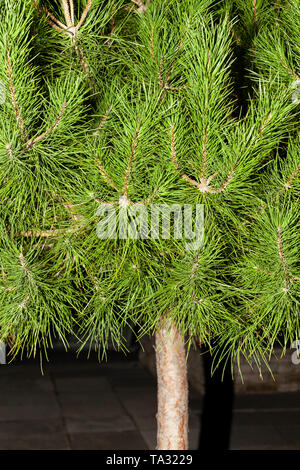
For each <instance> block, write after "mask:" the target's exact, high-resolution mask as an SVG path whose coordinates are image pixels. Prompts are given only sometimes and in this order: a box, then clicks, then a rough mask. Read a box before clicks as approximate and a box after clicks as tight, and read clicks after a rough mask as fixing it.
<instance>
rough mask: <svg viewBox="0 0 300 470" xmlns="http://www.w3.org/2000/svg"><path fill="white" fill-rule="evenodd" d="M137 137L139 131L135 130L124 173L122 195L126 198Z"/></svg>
mask: <svg viewBox="0 0 300 470" xmlns="http://www.w3.org/2000/svg"><path fill="white" fill-rule="evenodd" d="M138 137H139V131H136V134H135V137H134V140H133V143H132V146H131V155H130V158H129V163H128V167H127V170H126V173H125V180H124V188H123V191H124V192H123V197H124V198H127V194H128V182H129V177H130V172H131V167H132V160H133V158H134V154H135V148H136V144H137V140H138Z"/></svg>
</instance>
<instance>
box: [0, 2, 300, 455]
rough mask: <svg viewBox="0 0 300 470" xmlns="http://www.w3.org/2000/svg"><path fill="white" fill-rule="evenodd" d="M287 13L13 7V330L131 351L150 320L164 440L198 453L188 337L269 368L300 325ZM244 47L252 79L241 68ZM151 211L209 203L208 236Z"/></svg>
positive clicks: (5, 47)
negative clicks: (191, 444)
mask: <svg viewBox="0 0 300 470" xmlns="http://www.w3.org/2000/svg"><path fill="white" fill-rule="evenodd" d="M228 5H229V7H228ZM236 5H237V6H238V10H236V11H238V13H239V18H238V19H237V18H234V19H232V11H235V10H234V8H235V6H236ZM260 8H261V9H260ZM290 11H291V12H292V13H291V16H289V14H288V13H287V10H286V9H285V7H284V5H281V4H280V5H279V4H276V8H274V6H273V4H271V2H270V4H269V2H268V4H267V6H264V7H263V8H262V2H257V3H256V2H253V3H252V2H247V3H242V2H226V5H225V2H224V4H223V3H221V4H220V3H219V4H215V2H214V1H213V0H206V1H204V2H201V4H200V5H199V2H198V1H197V0H184V1H181V2H177V1H175V0H166V1H165V2H161V1H159V0H151V1H144V2H143V1H139V0H137V1H135V0H134V1H132V2H121V1H120V2H116V1H111V2H110V1H108V2H102V1H100V0H98V1H93V2H91V1H87V2H85V1H78V2H76V4H75V2H73V1H72V0H70V1H65V0H61V2H57V3H55V4H53V3H52V4H50V2H46V0H45V2H44V1H39V2H38V1H32V2H31V1H29V0H27V1H26V2H21V1H20V0H17V1H10V0H6V2H5V4H3V5H2V6H1V15H2V18H3V21H1V23H0V28H1V34H2V36H3V37H4V38H5V40H4V42H3V43H1V45H0V47H1V50H0V54H1V58H2V60H1V65H0V74H1V77H0V80H1V81H2V82H3V84H4V89H5V91H6V95H7V96H6V100H5V103H4V104H3V105H2V106H1V113H2V115H3V116H2V119H1V130H0V139H1V144H0V179H1V182H2V185H1V189H0V194H1V198H0V201H1V208H0V211H1V213H0V221H1V254H0V263H1V284H0V285H1V296H0V306H1V308H0V331H1V339H2V340H3V341H5V342H8V341H11V344H12V353H14V354H16V353H17V352H18V351H20V350H22V351H26V352H27V354H30V353H34V354H35V353H36V351H37V350H41V349H44V350H45V351H47V348H48V347H51V344H52V339H51V338H52V337H53V335H54V336H59V337H60V338H61V339H62V341H63V342H64V343H65V344H66V334H67V333H68V332H71V331H74V327H75V325H76V326H79V327H80V332H79V333H78V334H79V336H80V338H81V340H82V344H83V345H84V344H86V343H89V344H90V347H93V346H95V347H96V349H97V350H98V352H99V356H100V357H104V356H105V353H106V349H107V346H108V343H109V340H110V339H112V341H113V342H114V344H115V346H116V347H118V348H120V349H122V350H124V351H126V344H125V341H124V337H123V331H124V327H125V326H128V325H132V324H134V325H136V326H137V328H139V333H138V336H139V335H143V334H146V333H154V334H155V335H156V357H157V373H158V414H157V419H158V444H157V448H158V449H187V448H188V386H187V372H186V350H187V351H188V349H189V348H190V347H191V345H192V344H193V342H199V341H200V342H202V343H205V344H208V345H209V347H211V348H213V347H214V346H215V345H216V344H218V345H219V346H221V347H223V348H225V349H224V354H228V353H231V355H232V357H233V358H235V357H236V356H237V357H238V355H239V353H240V352H242V353H244V354H245V355H246V357H248V358H249V360H251V358H252V357H253V356H254V357H255V360H256V362H257V363H259V357H260V356H262V357H264V355H265V354H266V353H268V352H269V351H270V350H271V349H272V347H273V344H274V342H275V340H277V339H278V338H279V335H280V334H281V333H283V338H284V339H283V345H284V347H286V345H287V341H289V340H291V339H295V338H298V323H297V321H296V320H295V318H296V313H297V310H296V309H297V308H298V307H297V306H298V303H297V302H298V297H297V295H298V294H297V292H298V291H297V289H298V287H297V286H299V284H298V283H297V278H298V276H299V274H298V273H297V271H296V269H297V251H296V250H297V236H298V235H297V224H299V219H298V212H299V211H297V209H298V205H297V200H296V197H297V194H298V193H297V191H298V189H297V188H298V169H299V168H298V167H299V153H298V150H297V149H298V140H297V138H295V135H296V132H297V119H296V116H297V115H296V112H297V107H296V106H295V103H294V101H293V100H292V99H291V91H292V90H291V86H290V84H291V81H292V79H295V78H296V76H297V77H298V72H297V70H296V60H294V55H295V57H296V54H297V53H298V52H299V51H297V46H295V44H294V42H293V39H292V38H295V37H297V26H296V25H297V21H295V19H297V18H299V7H297V5H294V4H293V5H292V9H291V10H290ZM291 18H292V19H293V21H292V19H291ZM272 19H273V20H274V21H275V22H276V24H277V26H276V29H275V30H274V31H273V33H272V34H273V35H274V36H275V37H273V38H272V37H270V35H269V32H268V31H269V26H270V21H271V20H272ZM253 21H254V23H253ZM292 23H293V24H292ZM253 24H254V26H253ZM287 35H288V36H287ZM271 36H272V35H271ZM237 38H238V40H237ZM249 38H250V39H249ZM239 41H240V42H243V45H242V44H241V43H239ZM247 41H248V43H249V44H248V45H247V46H246V45H245V42H247ZM273 41H275V43H276V44H277V45H278V46H276V47H278V51H277V52H278V54H277V55H276V54H274V48H273V46H272V45H271V44H272V43H273ZM296 43H297V41H296ZM242 48H243V49H242ZM251 51H252V52H251ZM236 56H239V57H240V56H242V57H243V58H247V60H248V58H249V60H250V61H251V69H252V71H253V73H252V74H247V75H249V76H247V77H244V75H246V73H244V70H243V71H242V72H239V73H237V70H236V69H237V68H236V65H235V63H236ZM243 60H245V59H243ZM280 64H281V65H280ZM247 68H248V67H247ZM240 78H242V79H243V80H245V82H243V81H242V83H247V84H248V89H247V92H245V90H243V92H242V93H241V89H240V88H241V83H240V81H239V79H240ZM237 93H239V97H238V99H237V97H236V94H237ZM286 150H287V156H285V151H286ZM282 155H283V157H282ZM152 204H155V205H164V206H165V207H166V206H167V207H169V208H170V207H171V208H172V207H173V208H174V207H177V208H178V207H183V206H184V205H188V204H189V205H190V206H192V207H196V206H197V205H198V206H199V205H202V206H204V234H205V235H204V242H203V246H201V243H200V245H199V244H198V245H196V246H194V249H187V243H190V241H191V240H189V239H188V237H183V238H182V237H179V236H176V234H175V232H172V236H171V237H167V238H164V237H162V236H158V234H157V233H150V234H149V231H148V232H147V227H145V226H144V225H143V223H142V222H140V221H141V220H145V219H139V216H140V215H141V214H142V215H143V214H145V213H146V214H147V216H149V209H150V208H151V207H152ZM285 209H286V211H285ZM287 211H288V212H287ZM103 215H105V216H106V218H107V221H109V222H111V223H112V225H111V226H112V227H113V230H112V231H111V232H107V233H106V236H104V234H103V233H102V232H101V227H99V218H101V217H103ZM125 217H127V218H128V220H129V223H130V225H129V226H128V225H126V227H125V228H126V229H127V230H130V236H131V238H130V237H129V236H128V233H127V236H124V232H123V231H122V223H124V218H125ZM193 217H194V219H195V216H193ZM172 220H174V219H172ZM193 221H194V222H195V220H193ZM123 228H124V227H123ZM122 237H123V238H122ZM151 237H152V238H151ZM198 242H199V240H198ZM274 278H275V281H276V283H274ZM278 292H280V294H278ZM282 307H283V309H282ZM186 347H187V349H186ZM258 353H259V355H258Z"/></svg>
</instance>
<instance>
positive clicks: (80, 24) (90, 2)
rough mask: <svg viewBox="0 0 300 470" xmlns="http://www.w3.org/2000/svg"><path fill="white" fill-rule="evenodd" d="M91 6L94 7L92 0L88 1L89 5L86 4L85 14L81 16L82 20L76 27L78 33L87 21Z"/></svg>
mask: <svg viewBox="0 0 300 470" xmlns="http://www.w3.org/2000/svg"><path fill="white" fill-rule="evenodd" d="M91 6H92V0H88V1H87V4H86V7H85V9H84V10H83V13H82V15H81V18H80V20H79V22H78V24H77V26H76V31H78V30H79V29H80V28H81V26H82V25H83V23H84V22H85V19H86V17H87V14H88V12H89V9H90V8H91Z"/></svg>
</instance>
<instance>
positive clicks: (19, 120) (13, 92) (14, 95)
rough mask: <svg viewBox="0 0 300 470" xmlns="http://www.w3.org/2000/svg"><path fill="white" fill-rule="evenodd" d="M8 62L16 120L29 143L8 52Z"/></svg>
mask: <svg viewBox="0 0 300 470" xmlns="http://www.w3.org/2000/svg"><path fill="white" fill-rule="evenodd" d="M6 60H7V71H8V77H9V89H10V94H11V100H12V104H13V108H14V110H15V114H16V118H17V122H18V125H19V128H20V131H21V135H22V137H23V139H24V141H25V142H27V141H28V135H27V132H26V129H25V127H24V122H23V119H22V116H21V112H20V109H19V106H18V102H17V96H16V90H15V87H14V81H13V71H12V67H11V61H10V57H9V53H8V51H7V52H6Z"/></svg>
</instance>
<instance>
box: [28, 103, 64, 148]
mask: <svg viewBox="0 0 300 470" xmlns="http://www.w3.org/2000/svg"><path fill="white" fill-rule="evenodd" d="M66 106H67V103H66V102H64V103H63V105H62V108H61V110H60V113H59V115H58V116H57V118H56V120H55V122H54V123H53V125H52V126H51V127H50V128H49V129H48V130H47V131H45V132H44V133H43V134H41V135H39V136H37V137H34V138H33V139H31V140H30V141H29V142H27V144H26V147H27V148H28V149H30V148H32V147H33V145H34V144H35V143H36V142H38V141H39V140H42V139H45V138H46V137H48V135H49V134H51V133H52V132H53V131H54V130H55V128H56V127H57V126H58V124H59V122H60V120H61V118H62V115H63V113H64V111H65V109H66Z"/></svg>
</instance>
